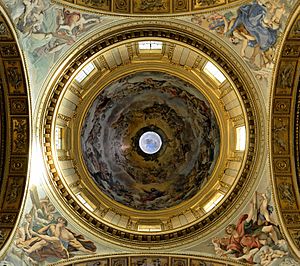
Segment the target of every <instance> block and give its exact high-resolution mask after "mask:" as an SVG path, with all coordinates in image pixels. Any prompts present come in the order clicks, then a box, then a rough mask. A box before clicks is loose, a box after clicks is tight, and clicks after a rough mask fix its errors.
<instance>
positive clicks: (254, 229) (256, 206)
mask: <svg viewBox="0 0 300 266" xmlns="http://www.w3.org/2000/svg"><path fill="white" fill-rule="evenodd" d="M258 198H259V199H260V201H259V202H258ZM268 201H269V200H268V197H267V195H266V194H264V193H262V194H260V193H255V196H254V197H253V199H252V200H251V202H250V208H249V211H248V213H247V214H243V215H241V217H240V218H239V219H238V221H237V223H236V224H229V225H228V226H227V227H226V228H225V232H226V236H225V237H223V238H214V239H212V243H213V245H214V248H215V252H216V254H217V255H218V256H226V257H231V258H232V259H236V260H239V261H245V262H248V263H261V265H268V263H269V262H271V261H273V260H275V259H277V258H282V257H284V256H287V255H288V252H287V245H286V241H285V240H284V239H283V238H282V235H281V233H280V231H279V228H278V226H277V225H276V223H275V222H274V220H273V217H272V212H273V207H272V206H270V205H269V202H268Z"/></svg>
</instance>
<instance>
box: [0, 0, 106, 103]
mask: <svg viewBox="0 0 300 266" xmlns="http://www.w3.org/2000/svg"><path fill="white" fill-rule="evenodd" d="M3 1H4V4H5V6H6V8H7V9H8V11H9V13H10V16H11V19H12V21H13V23H14V24H15V27H16V30H17V32H18V36H19V41H20V45H21V47H22V49H23V51H24V52H25V56H26V58H27V63H28V64H29V69H30V71H29V74H30V78H31V84H32V85H33V87H38V88H39V87H40V86H41V85H42V82H43V81H44V79H45V78H46V76H47V74H48V71H49V69H50V68H51V66H52V65H53V64H54V63H55V62H56V61H57V60H58V59H59V58H60V57H61V56H62V55H63V52H64V51H66V50H67V49H68V48H70V46H72V45H74V44H75V43H76V42H77V41H78V40H79V39H80V38H81V37H82V36H84V35H85V34H86V33H87V32H89V31H90V30H91V29H93V28H94V27H95V26H98V27H99V24H102V23H103V19H102V17H101V16H99V15H94V14H88V13H84V12H80V11H76V10H72V9H66V8H63V7H62V6H56V5H54V4H53V3H51V1H47V0H38V1H22V0H16V1H11V0H3ZM33 93H34V94H33V96H34V98H35V97H37V94H38V92H36V91H35V90H33Z"/></svg>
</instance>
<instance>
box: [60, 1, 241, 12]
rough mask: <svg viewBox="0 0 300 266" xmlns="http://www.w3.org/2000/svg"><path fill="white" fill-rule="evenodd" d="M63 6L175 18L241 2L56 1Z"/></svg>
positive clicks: (94, 10)
mask: <svg viewBox="0 0 300 266" xmlns="http://www.w3.org/2000/svg"><path fill="white" fill-rule="evenodd" d="M55 2H56V3H58V4H62V5H70V4H71V6H73V7H77V8H85V9H90V10H91V11H93V12H103V13H106V14H112V15H122V16H145V15H146V16H151V15H152V16H157V15H160V16H163V15H164V16H170V15H171V16H172V15H173V16H175V15H185V14H193V13H196V12H204V11H209V10H211V9H213V8H220V7H223V8H224V7H225V6H226V5H230V6H232V5H237V4H240V3H243V2H245V1H241V0H55Z"/></svg>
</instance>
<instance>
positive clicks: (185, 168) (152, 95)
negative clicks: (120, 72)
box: [81, 71, 220, 211]
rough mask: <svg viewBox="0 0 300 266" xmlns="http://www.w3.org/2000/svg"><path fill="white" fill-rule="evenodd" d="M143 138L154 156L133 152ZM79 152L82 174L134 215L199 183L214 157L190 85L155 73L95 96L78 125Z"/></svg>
mask: <svg viewBox="0 0 300 266" xmlns="http://www.w3.org/2000/svg"><path fill="white" fill-rule="evenodd" d="M146 131H154V132H157V133H158V134H159V135H160V136H161V138H162V148H161V150H160V151H159V152H157V153H155V154H153V155H147V154H145V153H144V152H142V151H141V149H140V147H139V138H140V136H141V134H142V133H144V132H146ZM81 147H82V155H83V158H84V162H85V165H86V167H87V170H88V171H89V173H90V176H91V177H92V178H93V180H94V181H95V183H96V184H97V185H98V187H99V188H100V190H101V191H102V192H103V193H104V194H106V195H107V196H109V197H110V198H111V199H113V200H115V201H117V202H119V203H121V204H124V205H126V206H128V207H131V208H134V209H138V210H145V211H148V210H161V209H166V208H170V207H173V206H176V205H178V204H180V203H182V202H184V201H186V200H188V199H190V198H192V197H193V196H194V195H196V193H197V192H198V191H199V190H200V189H201V188H202V187H203V186H205V184H206V183H207V181H208V180H209V178H210V176H211V173H212V171H213V169H214V166H215V164H216V162H217V159H218V157H219V150H220V131H219V126H218V122H217V119H216V116H215V114H214V111H213V108H212V107H211V105H210V104H209V102H208V101H207V99H206V98H205V97H204V96H203V95H202V94H201V93H200V91H199V90H197V89H196V88H195V87H194V86H193V85H191V84H189V83H187V82H186V81H184V80H182V79H179V78H177V77H175V76H172V75H170V74H167V73H163V72H154V71H153V72H151V71H143V72H138V73H134V74H131V75H128V76H126V77H124V78H121V79H119V80H117V81H114V82H113V83H112V84H110V85H108V86H107V87H106V88H104V89H103V90H101V92H100V93H99V95H98V96H97V98H96V99H95V101H94V102H93V103H92V105H91V107H90V109H89V110H88V112H87V114H86V117H85V119H84V122H83V125H82V130H81Z"/></svg>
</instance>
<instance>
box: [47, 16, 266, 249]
mask: <svg viewBox="0 0 300 266" xmlns="http://www.w3.org/2000/svg"><path fill="white" fill-rule="evenodd" d="M149 23H150V22H149ZM139 37H154V38H155V37H160V38H167V39H173V40H176V41H179V42H182V43H184V44H187V45H190V46H191V47H193V49H196V50H199V51H201V52H202V53H204V54H206V55H208V56H209V57H211V58H213V59H214V60H215V61H216V62H217V63H218V64H219V65H220V66H222V67H223V69H224V71H226V73H227V75H228V76H229V77H230V78H231V80H232V81H233V82H234V84H235V87H236V88H237V90H238V92H239V94H240V96H241V98H242V101H243V103H244V106H245V109H246V112H247V119H248V121H247V122H248V125H249V149H248V153H247V159H246V162H245V166H244V169H243V172H242V174H241V177H240V179H239V181H238V182H237V184H236V186H235V187H234V188H233V189H232V191H231V193H230V195H229V196H228V197H227V198H226V200H225V201H224V202H223V204H221V205H220V206H219V207H218V208H217V209H216V210H215V211H214V212H213V213H211V214H210V215H209V216H207V217H206V218H205V219H203V220H200V221H199V222H197V223H195V224H193V225H192V226H189V227H186V228H181V229H179V230H177V231H175V232H171V233H165V234H159V233H156V234H136V233H129V232H126V231H122V230H119V229H116V228H114V227H110V226H108V225H107V224H105V223H103V222H101V221H99V220H96V219H95V218H93V217H92V216H91V215H89V214H88V213H87V212H86V211H85V210H84V209H83V208H82V207H81V206H79V205H78V204H77V203H76V201H75V200H73V197H72V195H70V194H69V192H68V191H67V189H66V188H65V186H64V183H63V181H62V179H61V177H60V176H59V174H58V172H57V169H56V167H55V164H54V162H53V151H52V146H53V145H52V143H51V132H52V131H53V129H52V127H53V126H54V123H53V118H54V116H55V114H54V112H56V111H55V110H56V107H57V103H58V101H60V94H61V93H62V92H63V91H64V90H65V89H66V88H67V85H68V83H69V82H70V80H71V79H72V78H71V77H72V75H73V73H74V71H76V70H77V69H78V68H79V67H80V65H82V64H83V63H84V62H85V61H86V60H88V59H89V58H90V57H92V56H93V55H95V54H96V53H98V52H99V51H101V50H102V49H106V48H108V47H109V46H110V45H114V44H116V43H118V42H121V41H126V40H134V39H137V38H139ZM232 62H233V61H232V58H231V57H230V56H227V55H226V54H224V53H223V51H218V50H217V49H214V45H213V44H212V43H208V42H207V41H205V40H204V39H202V38H201V36H198V35H196V34H193V33H188V32H184V31H182V32H180V33H179V31H177V30H176V29H174V25H173V29H170V28H169V27H168V26H161V25H159V24H155V25H151V23H150V24H149V25H147V24H146V23H145V25H135V26H130V27H125V26H124V27H123V29H122V32H120V31H118V30H114V29H111V31H110V32H109V33H108V34H103V35H102V36H101V37H95V38H94V41H93V43H92V44H90V45H89V46H87V47H86V48H85V49H84V50H83V51H82V52H79V53H78V54H77V55H74V57H73V59H72V61H71V62H70V63H69V64H68V67H67V68H66V69H64V70H63V72H62V73H60V76H59V77H58V78H57V80H56V82H55V83H53V84H55V85H54V86H53V87H52V90H51V92H50V94H49V95H51V97H50V99H48V103H47V106H45V108H46V109H45V113H44V120H43V139H42V142H43V146H44V149H45V155H46V156H45V159H46V161H47V164H48V172H49V174H50V178H51V180H52V184H53V185H54V187H55V188H56V190H57V191H58V192H59V194H60V195H61V197H63V198H64V200H65V202H67V203H68V204H69V206H70V207H71V208H72V209H73V211H74V212H75V213H77V215H79V216H80V218H81V220H82V221H84V222H85V223H86V224H87V225H88V226H89V227H91V228H93V229H95V230H96V231H97V233H98V234H100V235H102V236H105V237H106V238H111V239H112V241H116V240H117V241H118V242H125V243H126V242H127V243H130V245H137V246H140V245H142V244H146V245H149V244H151V245H152V246H153V245H155V244H157V245H163V244H166V243H171V242H172V243H173V242H177V241H179V240H183V239H186V238H187V237H191V236H197V235H199V234H200V233H201V232H204V231H206V230H208V228H209V226H211V225H212V224H214V223H215V222H217V221H218V219H219V218H220V217H221V216H224V215H225V214H226V212H227V211H228V212H229V211H230V210H231V209H232V208H234V204H236V202H237V200H238V198H239V196H241V195H243V192H244V191H245V190H247V189H248V188H249V185H250V183H251V184H253V182H254V179H255V178H254V179H253V171H254V167H255V162H256V157H255V156H256V155H258V154H260V153H261V152H259V151H258V150H259V149H260V148H259V145H258V140H257V138H258V139H260V138H259V135H258V132H260V130H261V129H260V128H259V127H260V118H259V117H260V116H259V111H258V110H257V109H256V106H255V104H254V100H253V95H251V93H250V91H253V86H254V85H253V83H252V82H251V80H249V79H248V78H246V77H245V73H244V71H243V70H242V69H240V68H237V69H236V66H234V65H233V63H232ZM251 176H252V178H250V177H251ZM250 187H251V186H250Z"/></svg>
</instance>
